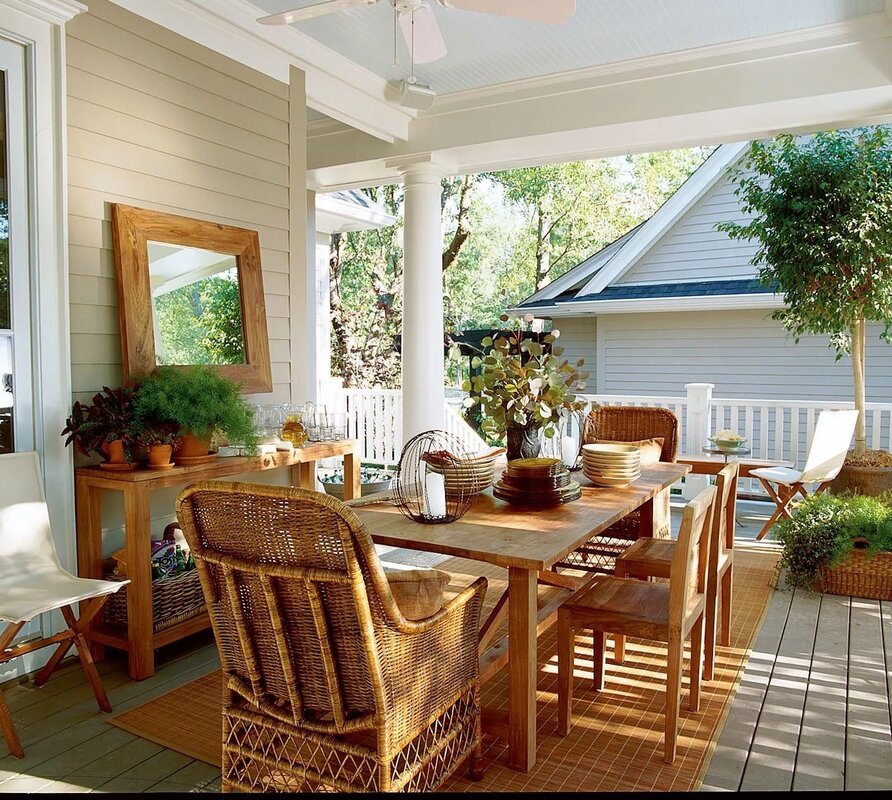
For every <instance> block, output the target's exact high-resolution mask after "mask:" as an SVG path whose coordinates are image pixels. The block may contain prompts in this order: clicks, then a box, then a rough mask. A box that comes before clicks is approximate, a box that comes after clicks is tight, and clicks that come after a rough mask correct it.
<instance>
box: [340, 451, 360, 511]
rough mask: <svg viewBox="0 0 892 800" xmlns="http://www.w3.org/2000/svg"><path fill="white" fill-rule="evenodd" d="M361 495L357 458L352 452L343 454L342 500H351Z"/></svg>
mask: <svg viewBox="0 0 892 800" xmlns="http://www.w3.org/2000/svg"><path fill="white" fill-rule="evenodd" d="M361 494H362V486H361V484H360V477H359V458H358V457H357V455H356V453H355V452H354V451H351V452H349V453H344V499H345V500H353V499H354V498H356V497H359V496H360V495H361Z"/></svg>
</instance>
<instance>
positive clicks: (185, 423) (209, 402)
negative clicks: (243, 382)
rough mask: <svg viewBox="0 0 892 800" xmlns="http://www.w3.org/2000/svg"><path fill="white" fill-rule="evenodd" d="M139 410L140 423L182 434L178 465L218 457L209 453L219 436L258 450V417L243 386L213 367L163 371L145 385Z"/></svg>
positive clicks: (138, 400)
mask: <svg viewBox="0 0 892 800" xmlns="http://www.w3.org/2000/svg"><path fill="white" fill-rule="evenodd" d="M135 405H136V413H137V417H138V418H139V419H140V420H143V421H145V422H147V423H149V422H151V423H153V424H155V425H159V424H160V425H168V426H175V427H176V428H178V429H179V433H180V442H179V445H178V446H177V448H176V449H175V450H174V461H175V462H176V463H177V464H183V465H191V464H201V463H204V462H206V461H209V460H212V459H213V458H215V457H216V453H211V452H210V449H211V439H212V437H213V436H214V435H215V434H222V435H224V436H226V437H227V438H228V439H229V440H230V441H231V442H238V443H239V444H241V445H243V446H244V447H245V448H246V449H247V450H248V452H256V450H257V434H256V432H255V430H254V419H253V414H252V411H251V408H250V407H249V406H248V404H247V403H246V402H245V401H244V399H243V398H242V395H241V387H240V386H239V384H238V383H237V382H235V381H233V380H230V379H229V378H226V377H224V376H222V375H220V374H219V373H218V372H217V371H216V370H214V369H213V368H211V367H206V366H194V367H187V368H177V367H158V369H157V370H155V372H153V373H152V374H151V375H147V376H146V377H145V378H143V379H142V381H141V382H140V386H139V393H138V394H137V397H136V402H135Z"/></svg>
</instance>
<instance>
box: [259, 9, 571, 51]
mask: <svg viewBox="0 0 892 800" xmlns="http://www.w3.org/2000/svg"><path fill="white" fill-rule="evenodd" d="M380 1H381V0H323V2H319V3H312V4H311V5H308V6H301V7H300V8H295V9H292V10H291V11H282V12H280V13H278V14H269V15H268V16H265V17H260V18H259V19H258V20H257V21H258V22H260V23H262V24H263V25H290V24H291V23H292V22H302V21H303V20H307V19H312V18H313V17H319V16H322V15H323V14H331V13H333V12H335V11H342V10H344V9H347V8H354V7H357V6H373V5H377V4H378V3H379V2H380ZM389 3H390V5H391V6H392V7H393V9H394V11H395V12H396V14H397V15H398V17H399V25H400V29H401V30H402V33H403V38H404V39H405V40H406V44H407V45H408V46H409V47H410V48H412V49H413V50H414V57H413V61H414V62H415V63H418V64H428V63H430V62H432V61H437V60H438V59H440V58H443V56H445V55H446V44H445V42H444V41H443V34H442V33H440V28H439V26H438V25H437V18H436V17H435V16H434V13H433V11H432V10H431V7H430V6H429V5H428V4H427V3H426V2H425V1H424V0H389ZM436 3H437V4H438V5H440V6H443V8H450V9H456V10H459V11H476V12H478V13H481V14H492V15H495V16H500V17H513V18H515V19H522V20H527V21H529V22H544V23H550V24H559V23H561V22H566V21H567V20H568V19H570V17H572V16H573V15H574V14H575V13H576V0H548V2H544V1H543V0H436ZM413 40H414V41H413Z"/></svg>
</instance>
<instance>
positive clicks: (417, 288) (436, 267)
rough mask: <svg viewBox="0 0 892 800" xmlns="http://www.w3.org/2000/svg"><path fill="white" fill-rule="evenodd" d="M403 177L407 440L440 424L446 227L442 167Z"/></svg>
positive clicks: (414, 169)
mask: <svg viewBox="0 0 892 800" xmlns="http://www.w3.org/2000/svg"><path fill="white" fill-rule="evenodd" d="M400 172H401V174H402V176H403V179H404V182H405V194H406V199H405V206H404V208H405V221H404V230H403V263H404V266H403V338H402V342H403V344H402V387H403V442H404V443H405V442H406V441H408V440H409V439H410V438H411V437H412V436H415V435H416V434H418V433H421V432H422V431H426V430H432V429H435V428H436V429H442V428H443V427H444V426H445V424H446V414H445V411H444V403H445V392H444V367H443V360H444V359H443V269H442V259H443V230H442V224H441V219H440V200H441V181H442V179H443V175H444V172H443V170H442V169H441V168H439V167H438V166H437V165H435V164H433V163H432V162H431V161H429V160H427V161H423V162H421V163H417V162H416V163H413V164H406V165H401V166H400Z"/></svg>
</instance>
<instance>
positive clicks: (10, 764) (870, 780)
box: [0, 504, 892, 793]
mask: <svg viewBox="0 0 892 800" xmlns="http://www.w3.org/2000/svg"><path fill="white" fill-rule="evenodd" d="M760 505H761V504H754V506H753V508H752V509H744V510H743V514H744V520H745V521H747V520H748V517H749V512H752V522H750V523H749V524H747V525H746V527H745V528H744V529H743V530H740V529H738V532H739V533H740V534H742V536H741V538H743V539H746V538H751V537H750V536H747V533H749V532H752V536H754V535H755V531H758V529H759V527H760V523H759V522H758V519H759V517H760V516H762V511H763V509H760V508H759V506H760ZM675 516H676V514H673V517H675ZM747 529H751V531H748V530H747ZM744 546H747V545H744ZM749 546H751V545H749ZM769 546H770V545H769ZM217 663H218V659H217V654H216V649H215V648H214V646H213V643H212V639H211V637H210V636H209V634H202V635H200V636H196V637H192V638H191V639H189V640H186V641H185V642H182V643H180V644H179V645H174V646H172V647H170V648H166V649H165V650H164V651H162V658H161V660H160V664H159V669H158V672H157V674H156V675H155V676H154V677H153V678H150V679H149V680H146V681H142V682H139V683H137V682H134V681H129V680H128V679H127V675H126V670H125V668H124V663H123V661H122V660H121V658H120V657H119V656H115V655H112V656H111V657H110V658H109V659H108V660H107V661H105V662H103V663H102V664H101V665H100V671H101V673H102V675H103V680H104V682H105V685H106V689H107V690H108V694H109V697H110V699H111V702H112V704H113V706H114V708H115V711H123V710H126V709H128V708H133V707H135V706H138V705H140V704H142V703H144V702H146V701H147V700H149V699H150V698H152V697H155V696H158V695H161V694H164V693H166V692H168V691H170V690H172V689H174V688H175V687H177V686H180V685H182V684H184V683H186V682H188V681H190V680H193V679H194V678H197V677H199V676H201V675H203V674H206V673H207V672H209V671H210V670H211V669H213V667H214V666H216V665H217ZM890 680H892V604H888V603H878V602H871V601H864V600H850V599H848V598H841V597H835V596H833V595H823V596H817V595H813V596H809V595H806V594H803V593H800V592H796V593H792V592H787V591H778V592H775V594H774V595H773V597H772V600H771V605H770V608H769V611H768V615H767V617H766V619H765V622H764V624H763V627H762V630H761V632H760V634H759V637H758V640H757V642H756V646H755V649H754V651H753V655H752V658H751V660H750V662H749V665H748V667H747V669H746V673H745V675H744V678H743V683H742V684H741V687H740V690H739V692H738V695H737V697H736V698H735V701H734V703H733V705H732V709H731V712H730V714H729V717H728V719H727V722H726V724H725V727H724V729H723V731H722V734H721V737H720V739H719V742H718V745H717V748H716V751H715V754H714V756H713V759H712V762H711V764H710V768H709V770H708V772H707V775H706V779H705V781H704V786H703V789H704V790H707V791H709V790H713V791H723V790H725V791H727V790H732V791H733V790H738V789H742V790H769V789H777V790H790V789H793V790H809V789H823V790H847V791H854V790H858V789H890V788H892V736H890V732H892V724H890V720H892V716H890V702H889V696H890V690H892V685H890ZM4 693H5V696H6V699H7V702H8V704H9V706H10V709H11V711H12V713H13V716H14V718H15V720H16V723H17V725H18V727H19V731H20V734H21V737H22V741H23V744H24V747H25V758H24V759H23V760H21V761H19V760H16V759H13V758H12V757H10V756H8V755H7V756H4V757H2V758H0V792H39V793H45V792H91V791H98V792H111V791H119V792H159V791H172V792H187V791H217V790H219V771H218V770H216V769H215V768H212V767H210V766H208V765H207V764H204V763H202V762H200V761H195V760H193V759H190V758H188V757H186V756H183V755H181V754H179V753H176V752H174V751H171V750H167V749H165V748H163V747H161V746H160V745H156V744H153V743H151V742H148V741H146V740H144V739H140V738H138V737H136V736H133V735H132V734H130V733H127V732H125V731H123V730H121V729H119V728H116V727H114V726H111V725H108V724H106V722H105V719H106V718H105V715H103V714H101V713H100V712H99V711H98V710H97V708H96V705H95V702H94V700H93V698H92V695H91V694H90V691H89V688H88V686H87V685H86V682H85V680H84V678H83V674H82V672H81V670H80V668H79V667H78V666H77V664H72V665H69V666H67V667H65V668H63V669H61V670H59V672H57V674H56V675H55V676H54V677H53V679H52V680H51V681H50V682H49V683H48V684H47V685H46V686H44V687H43V688H41V689H35V688H34V687H33V686H31V685H30V684H29V683H22V684H18V685H11V686H10V685H7V686H6V687H4Z"/></svg>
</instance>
